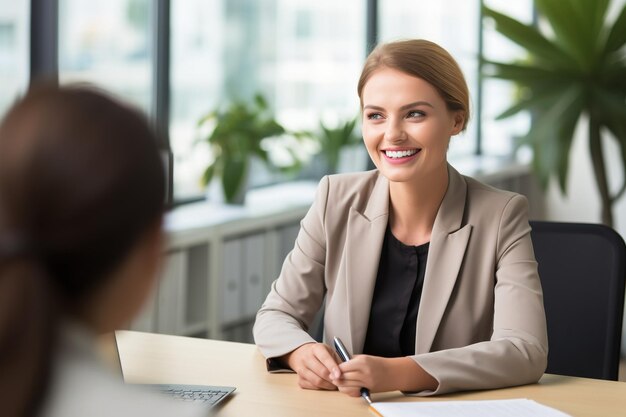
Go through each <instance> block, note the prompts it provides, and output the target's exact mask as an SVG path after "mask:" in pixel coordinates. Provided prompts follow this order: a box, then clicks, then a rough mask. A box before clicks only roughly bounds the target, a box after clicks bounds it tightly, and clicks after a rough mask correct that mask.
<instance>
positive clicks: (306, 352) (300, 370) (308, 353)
mask: <svg viewBox="0 0 626 417" xmlns="http://www.w3.org/2000/svg"><path fill="white" fill-rule="evenodd" d="M282 359H283V361H285V362H286V363H287V364H288V365H289V367H290V368H291V369H293V370H294V371H296V373H297V374H298V384H299V385H300V388H304V389H325V390H336V389H337V387H336V386H335V384H333V383H332V382H331V373H333V372H334V374H335V375H337V376H338V375H340V371H339V367H338V363H339V362H340V361H339V358H338V357H337V354H336V353H335V352H334V351H333V350H332V349H331V348H330V346H327V345H325V344H323V343H307V344H305V345H302V346H300V347H299V348H297V349H295V350H293V351H292V352H291V353H288V354H287V355H285V356H283V357H282Z"/></svg>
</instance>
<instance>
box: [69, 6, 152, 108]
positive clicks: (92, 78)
mask: <svg viewBox="0 0 626 417" xmlns="http://www.w3.org/2000/svg"><path fill="white" fill-rule="evenodd" d="M152 4H153V2H152V1H150V0H90V1H84V0H59V82H60V83H62V84H64V83H74V82H89V83H94V84H96V85H98V86H101V87H103V88H105V89H107V90H110V91H111V92H113V93H114V94H117V95H119V96H120V97H121V98H123V99H125V100H128V101H130V102H131V103H133V104H135V105H136V106H138V107H139V108H141V109H142V110H144V111H145V112H146V113H149V111H150V109H151V101H152V67H151V65H152V63H151V62H152V60H151V53H152V51H151V49H152V48H151V27H150V16H151V7H152Z"/></svg>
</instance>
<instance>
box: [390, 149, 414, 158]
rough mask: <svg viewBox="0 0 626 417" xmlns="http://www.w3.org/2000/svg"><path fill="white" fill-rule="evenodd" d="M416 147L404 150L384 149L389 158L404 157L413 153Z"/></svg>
mask: <svg viewBox="0 0 626 417" xmlns="http://www.w3.org/2000/svg"><path fill="white" fill-rule="evenodd" d="M416 153H417V149H409V150H406V151H385V155H387V156H388V157H389V158H406V157H407V156H411V155H415V154H416Z"/></svg>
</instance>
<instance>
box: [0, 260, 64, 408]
mask: <svg viewBox="0 0 626 417" xmlns="http://www.w3.org/2000/svg"><path fill="white" fill-rule="evenodd" d="M54 298H55V297H54V291H53V290H52V289H51V288H49V280H47V279H46V278H45V277H44V276H43V272H42V270H41V268H40V267H39V266H38V265H37V262H36V261H35V260H33V259H32V257H28V256H22V257H18V256H17V254H16V253H15V252H14V253H12V254H11V256H10V257H6V256H5V258H4V260H3V259H2V258H1V257H0V370H1V371H0V404H2V408H3V411H2V415H3V416H6V417H22V416H32V415H34V414H36V411H37V410H38V409H39V406H40V405H41V403H42V401H43V396H44V390H45V387H46V386H47V382H48V381H47V380H48V378H49V375H50V368H51V352H52V349H50V346H52V345H53V344H54V342H55V340H54V338H55V336H54V335H55V333H56V331H55V330H56V325H57V317H58V306H57V302H56V301H55V299H54Z"/></svg>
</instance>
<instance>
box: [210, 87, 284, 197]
mask: <svg viewBox="0 0 626 417" xmlns="http://www.w3.org/2000/svg"><path fill="white" fill-rule="evenodd" d="M198 125H199V127H203V126H205V125H210V127H211V131H210V133H209V134H208V135H207V136H206V137H203V138H201V141H202V142H206V143H207V144H208V145H209V146H210V148H211V153H212V155H213V161H212V162H211V163H210V164H209V165H208V166H207V168H206V169H205V171H204V174H203V175H202V178H201V183H202V185H203V186H207V185H208V184H209V183H210V182H211V181H212V180H214V179H215V180H218V181H219V183H220V188H221V189H222V191H223V195H224V201H225V202H227V203H230V204H242V203H243V200H244V197H245V191H246V183H247V178H248V174H249V169H250V162H251V159H252V158H253V157H256V158H258V159H259V160H261V161H262V162H264V163H265V164H266V165H267V166H268V167H270V168H272V164H271V162H270V158H269V154H268V151H267V150H266V149H264V148H263V147H262V146H261V142H262V141H263V140H264V139H266V138H269V137H273V136H278V135H282V134H284V133H285V128H284V127H283V126H281V125H280V124H279V123H278V122H277V121H276V120H275V119H274V116H273V115H272V113H271V111H270V109H269V106H268V104H267V101H266V100H265V99H264V98H263V96H262V95H261V94H257V95H255V96H254V100H253V101H252V102H251V103H247V102H245V101H242V100H235V101H233V102H232V103H230V104H229V105H228V106H227V107H226V108H225V109H224V110H221V109H216V110H214V111H211V112H210V113H208V114H206V115H205V116H203V117H202V118H201V119H200V120H199V122H198Z"/></svg>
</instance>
